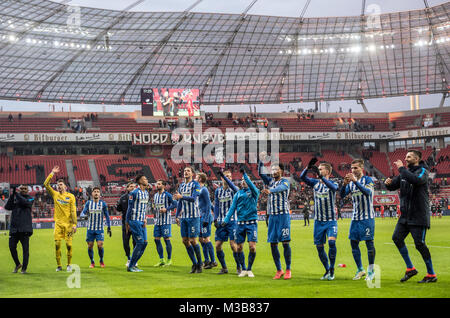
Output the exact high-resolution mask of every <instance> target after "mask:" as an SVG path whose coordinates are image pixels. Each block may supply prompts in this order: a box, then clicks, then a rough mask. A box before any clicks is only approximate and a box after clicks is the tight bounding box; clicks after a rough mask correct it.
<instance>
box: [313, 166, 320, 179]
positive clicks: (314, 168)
mask: <svg viewBox="0 0 450 318" xmlns="http://www.w3.org/2000/svg"><path fill="white" fill-rule="evenodd" d="M311 171H312V172H314V173H315V174H317V175H318V176H319V177H320V171H319V168H318V167H317V166H312V167H311Z"/></svg>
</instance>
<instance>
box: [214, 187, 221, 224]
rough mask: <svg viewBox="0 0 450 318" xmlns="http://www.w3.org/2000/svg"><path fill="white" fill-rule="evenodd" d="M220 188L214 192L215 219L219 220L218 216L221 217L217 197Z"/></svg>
mask: <svg viewBox="0 0 450 318" xmlns="http://www.w3.org/2000/svg"><path fill="white" fill-rule="evenodd" d="M218 190H219V189H216V191H215V192H214V221H215V220H217V218H218V217H219V209H220V207H219V205H220V202H219V199H218V198H217V193H218Z"/></svg>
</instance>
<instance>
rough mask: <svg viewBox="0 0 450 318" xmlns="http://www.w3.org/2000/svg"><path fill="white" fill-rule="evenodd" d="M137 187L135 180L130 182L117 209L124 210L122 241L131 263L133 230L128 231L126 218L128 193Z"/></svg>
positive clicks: (134, 243)
mask: <svg viewBox="0 0 450 318" xmlns="http://www.w3.org/2000/svg"><path fill="white" fill-rule="evenodd" d="M135 187H136V184H135V183H134V182H129V183H128V184H127V192H126V193H125V194H123V195H122V196H121V197H120V199H119V201H118V202H117V206H116V209H117V211H119V212H122V242H123V249H124V250H125V254H126V256H127V259H128V261H127V264H126V266H127V267H128V264H129V263H130V259H131V257H130V238H131V231H128V232H127V228H126V225H125V220H126V219H127V210H128V194H129V193H130V192H131V191H133V190H134V188H135ZM134 247H136V242H135V241H134V239H133V248H134Z"/></svg>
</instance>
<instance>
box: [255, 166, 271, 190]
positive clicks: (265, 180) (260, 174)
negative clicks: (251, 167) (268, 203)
mask: <svg viewBox="0 0 450 318" xmlns="http://www.w3.org/2000/svg"><path fill="white" fill-rule="evenodd" d="M263 168H264V164H263V162H262V161H258V174H259V176H260V177H261V179H262V181H263V182H264V184H266V185H269V184H270V182H271V181H272V177H269V176H268V175H267V174H265V173H263V172H262V169H263Z"/></svg>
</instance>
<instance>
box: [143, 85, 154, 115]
mask: <svg viewBox="0 0 450 318" xmlns="http://www.w3.org/2000/svg"><path fill="white" fill-rule="evenodd" d="M141 112H142V116H153V89H152V88H142V89H141Z"/></svg>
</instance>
